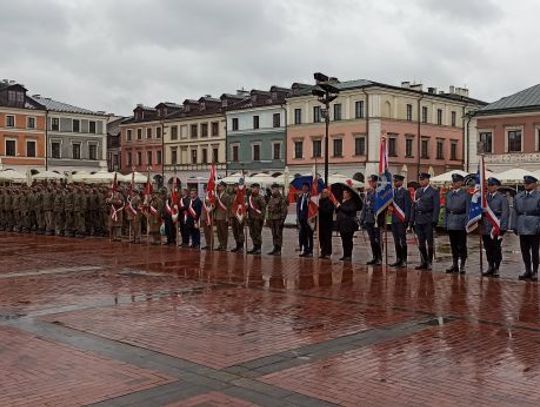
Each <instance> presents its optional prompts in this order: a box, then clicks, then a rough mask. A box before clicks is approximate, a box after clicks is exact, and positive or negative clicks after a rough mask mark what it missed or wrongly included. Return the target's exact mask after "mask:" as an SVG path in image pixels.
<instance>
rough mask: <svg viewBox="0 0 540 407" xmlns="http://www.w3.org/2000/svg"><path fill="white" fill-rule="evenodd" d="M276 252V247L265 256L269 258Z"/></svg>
mask: <svg viewBox="0 0 540 407" xmlns="http://www.w3.org/2000/svg"><path fill="white" fill-rule="evenodd" d="M276 252H277V246H274V248H273V249H272V250H271V251H269V252H268V253H267V254H268V255H269V256H273V255H274V254H275V253H276Z"/></svg>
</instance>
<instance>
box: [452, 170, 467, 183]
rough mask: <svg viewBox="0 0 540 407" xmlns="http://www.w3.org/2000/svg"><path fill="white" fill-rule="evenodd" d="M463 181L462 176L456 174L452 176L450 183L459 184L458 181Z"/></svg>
mask: <svg viewBox="0 0 540 407" xmlns="http://www.w3.org/2000/svg"><path fill="white" fill-rule="evenodd" d="M464 180H465V177H464V176H463V175H461V174H458V173H457V172H455V173H453V174H452V181H453V182H460V181H464Z"/></svg>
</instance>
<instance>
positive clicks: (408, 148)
mask: <svg viewBox="0 0 540 407" xmlns="http://www.w3.org/2000/svg"><path fill="white" fill-rule="evenodd" d="M405 157H408V158H411V157H413V139H412V138H408V139H406V140H405Z"/></svg>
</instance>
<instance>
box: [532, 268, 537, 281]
mask: <svg viewBox="0 0 540 407" xmlns="http://www.w3.org/2000/svg"><path fill="white" fill-rule="evenodd" d="M531 281H538V268H537V267H535V268H534V270H533V272H532V274H531Z"/></svg>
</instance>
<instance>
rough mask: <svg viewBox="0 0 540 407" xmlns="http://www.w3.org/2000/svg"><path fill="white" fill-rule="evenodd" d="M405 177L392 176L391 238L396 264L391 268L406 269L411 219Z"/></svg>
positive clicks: (409, 197) (410, 201)
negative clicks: (392, 238) (408, 230)
mask: <svg viewBox="0 0 540 407" xmlns="http://www.w3.org/2000/svg"><path fill="white" fill-rule="evenodd" d="M404 180H405V177H404V176H402V175H394V202H393V204H392V236H393V237H394V247H395V249H396V262H395V263H392V264H390V266H391V267H407V254H408V253H407V227H408V225H409V221H410V217H411V206H412V200H411V196H410V194H409V191H407V189H406V188H405V187H403V181H404Z"/></svg>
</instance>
